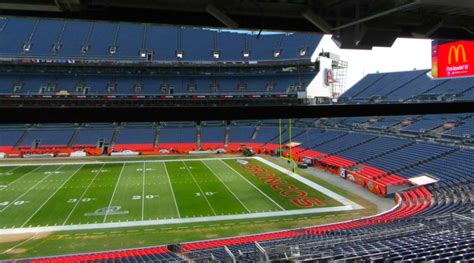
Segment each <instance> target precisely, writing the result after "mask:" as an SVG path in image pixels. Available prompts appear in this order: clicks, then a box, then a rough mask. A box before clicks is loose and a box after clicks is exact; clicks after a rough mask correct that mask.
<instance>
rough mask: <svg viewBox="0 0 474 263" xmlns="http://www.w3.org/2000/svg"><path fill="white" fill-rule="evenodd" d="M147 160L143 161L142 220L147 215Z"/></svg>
mask: <svg viewBox="0 0 474 263" xmlns="http://www.w3.org/2000/svg"><path fill="white" fill-rule="evenodd" d="M145 171H146V168H145V162H143V178H142V220H143V218H144V217H145V216H144V215H145Z"/></svg>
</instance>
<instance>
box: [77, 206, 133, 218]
mask: <svg viewBox="0 0 474 263" xmlns="http://www.w3.org/2000/svg"><path fill="white" fill-rule="evenodd" d="M121 209H122V207H121V206H111V207H104V208H99V209H97V210H95V212H92V213H85V214H84V216H105V215H126V214H128V211H120V210H121Z"/></svg>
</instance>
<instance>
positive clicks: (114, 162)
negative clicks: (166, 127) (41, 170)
mask: <svg viewBox="0 0 474 263" xmlns="http://www.w3.org/2000/svg"><path fill="white" fill-rule="evenodd" d="M129 158H131V157H129ZM236 159H248V157H241V156H235V157H219V158H212V157H209V158H192V159H191V158H188V159H166V160H135V161H99V160H97V161H93V162H92V161H83V162H81V161H78V162H56V163H43V164H41V165H42V166H53V165H77V164H103V163H105V164H121V163H142V162H147V163H163V162H165V163H166V162H182V161H207V160H236ZM18 165H21V166H36V165H38V164H37V163H12V164H0V167H11V166H18Z"/></svg>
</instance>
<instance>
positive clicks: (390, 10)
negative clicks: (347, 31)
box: [332, 0, 421, 31]
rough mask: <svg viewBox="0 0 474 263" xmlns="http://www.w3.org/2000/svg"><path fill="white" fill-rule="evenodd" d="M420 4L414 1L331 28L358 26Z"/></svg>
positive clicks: (418, 0) (419, 0)
mask: <svg viewBox="0 0 474 263" xmlns="http://www.w3.org/2000/svg"><path fill="white" fill-rule="evenodd" d="M420 2H421V0H414V1H413V2H411V3H408V4H404V5H401V6H397V7H394V8H391V9H388V10H385V11H382V12H380V13H377V14H373V15H371V16H367V17H364V18H361V19H358V20H355V21H352V22H350V23H347V24H344V25H341V26H337V27H334V28H332V30H333V31H335V30H339V29H343V28H347V27H350V26H355V25H358V24H360V23H364V22H367V21H370V20H373V19H376V18H379V17H382V16H386V15H389V14H391V13H395V12H398V11H401V10H404V9H407V8H412V7H415V6H417V5H419V4H420Z"/></svg>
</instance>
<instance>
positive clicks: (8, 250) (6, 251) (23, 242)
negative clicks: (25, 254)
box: [0, 232, 39, 255]
mask: <svg viewBox="0 0 474 263" xmlns="http://www.w3.org/2000/svg"><path fill="white" fill-rule="evenodd" d="M38 233H39V232H37V233H34V234H33V235H32V236H31V237H29V238H28V239H25V240H23V241H22V242H20V243H18V244H16V245H14V246H13V247H11V248H9V249H7V250H5V251H3V252H2V253H0V255H3V254H7V253H10V251H12V250H14V249H15V248H17V247H19V246H21V245H23V244H25V243H26V242H28V241H30V240H32V239H33V238H35V237H36V235H38Z"/></svg>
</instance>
